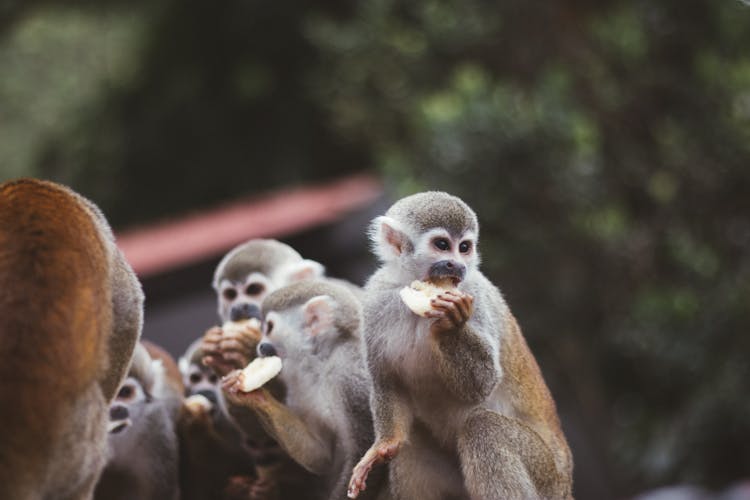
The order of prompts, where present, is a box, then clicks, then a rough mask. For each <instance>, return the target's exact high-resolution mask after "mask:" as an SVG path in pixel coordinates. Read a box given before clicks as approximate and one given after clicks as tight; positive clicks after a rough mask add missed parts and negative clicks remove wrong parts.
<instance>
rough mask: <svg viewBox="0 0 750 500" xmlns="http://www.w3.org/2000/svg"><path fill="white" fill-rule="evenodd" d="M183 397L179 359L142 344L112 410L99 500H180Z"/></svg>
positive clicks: (95, 494) (99, 483)
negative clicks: (179, 423)
mask: <svg viewBox="0 0 750 500" xmlns="http://www.w3.org/2000/svg"><path fill="white" fill-rule="evenodd" d="M182 393H183V387H182V380H181V378H180V374H179V371H178V370H177V365H176V364H175V362H174V359H172V357H171V356H170V355H169V354H168V353H167V352H166V351H164V350H163V349H161V348H160V347H158V346H156V345H155V344H152V343H150V342H146V341H141V342H139V343H138V344H137V345H136V348H135V352H134V354H133V362H132V364H131V366H130V371H129V372H128V376H127V378H125V380H124V381H123V383H122V385H120V388H119V389H118V391H117V396H116V397H115V399H114V401H113V402H112V404H111V405H110V408H109V418H110V426H109V429H110V434H109V447H110V450H109V460H108V461H107V465H106V467H105V468H104V471H103V472H102V475H101V477H100V478H99V482H98V483H97V485H96V490H95V493H94V498H95V499H97V500H98V499H101V500H130V499H134V498H138V499H141V500H169V499H172V500H177V499H178V498H180V495H179V483H178V460H179V455H178V450H177V431H176V423H177V422H176V421H177V413H178V411H179V408H180V404H181V403H182Z"/></svg>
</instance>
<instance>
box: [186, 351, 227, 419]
mask: <svg viewBox="0 0 750 500" xmlns="http://www.w3.org/2000/svg"><path fill="white" fill-rule="evenodd" d="M200 344H201V339H198V340H196V341H195V342H193V343H192V344H190V346H189V347H188V348H187V351H185V354H184V355H183V356H182V357H181V358H180V361H179V367H180V373H181V374H182V382H183V384H184V385H185V397H190V396H195V395H196V394H199V395H201V396H203V397H205V398H206V399H207V400H208V401H209V402H211V404H212V405H213V406H214V407H215V406H216V405H217V404H218V402H219V390H220V388H219V376H218V375H216V373H214V371H213V370H212V369H211V368H210V367H208V366H206V365H205V364H203V361H202V360H203V351H202V350H201V348H200Z"/></svg>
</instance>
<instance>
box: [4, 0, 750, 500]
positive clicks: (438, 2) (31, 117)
mask: <svg viewBox="0 0 750 500" xmlns="http://www.w3.org/2000/svg"><path fill="white" fill-rule="evenodd" d="M6 3H8V2H6ZM10 4H11V5H15V6H16V7H18V5H21V4H20V3H18V4H16V3H14V2H10ZM18 10H22V9H20V8H19V9H18ZM0 26H4V28H3V30H4V31H3V32H2V37H3V38H2V43H1V44H0V68H2V77H1V78H0V132H1V133H0V164H2V165H3V167H1V168H3V169H4V170H3V171H2V177H8V176H11V175H12V176H15V175H18V174H20V173H26V174H31V175H39V176H45V177H51V178H54V179H57V180H61V181H64V182H67V183H69V184H72V185H74V186H76V187H77V189H79V190H81V191H83V192H84V193H86V194H88V195H89V196H91V197H92V198H94V199H95V200H96V201H97V202H99V203H100V204H101V205H102V206H103V207H104V209H105V211H106V212H107V213H108V215H109V216H110V218H112V219H113V220H114V221H115V223H116V224H119V225H122V224H129V223H134V222H139V221H143V220H149V219H153V218H157V217H162V216H165V215H170V214H177V213H181V212H184V211H185V210H188V209H196V208H199V207H201V206H205V205H207V204H210V203H214V202H216V201H219V200H224V199H227V198H230V197H232V196H237V195H239V194H243V193H246V192H248V191H253V190H260V191H262V190H266V189H268V188H270V187H273V186H278V185H281V184H285V183H296V182H309V181H316V180H319V179H321V178H325V177H328V176H333V175H337V174H340V173H343V172H348V171H354V170H359V169H362V168H374V169H377V170H378V171H380V172H382V174H383V175H384V176H385V178H386V179H387V180H388V182H389V186H390V187H391V189H392V191H393V192H394V193H395V194H396V195H400V194H406V193H410V192H413V191H415V190H419V189H425V188H432V189H445V190H448V191H451V192H453V193H455V194H458V195H460V196H462V197H463V198H464V199H466V200H467V202H469V204H471V205H472V206H473V207H474V208H475V210H476V211H477V213H478V214H479V216H480V219H481V224H482V244H481V249H482V251H483V257H484V264H483V267H484V269H485V270H486V271H487V273H488V274H489V275H490V276H491V277H492V278H493V279H494V280H495V282H496V283H498V284H500V286H501V289H502V290H503V291H504V293H505V294H506V296H507V298H508V300H509V302H510V303H511V305H512V307H513V308H514V310H515V311H516V314H517V315H518V316H519V318H520V321H521V323H522V325H523V327H524V329H525V332H526V335H527V337H528V338H529V341H530V343H531V344H532V347H533V348H534V350H535V352H537V353H538V356H539V358H540V363H541V365H542V367H543V369H544V371H545V373H546V375H547V378H548V380H549V382H550V385H551V386H552V388H553V392H554V393H555V395H556V397H557V399H558V404H559V406H560V409H561V412H562V414H563V417H564V418H565V419H566V420H569V421H570V422H571V426H573V427H575V426H578V428H579V429H580V431H581V432H583V433H584V434H585V436H584V437H581V438H576V439H572V442H573V444H574V445H580V446H582V447H585V448H586V449H585V450H583V449H581V450H577V449H575V448H574V452H579V451H580V453H577V456H580V457H584V458H582V459H581V460H579V470H578V472H579V475H578V482H579V484H583V485H584V486H582V487H583V488H587V487H586V483H587V481H589V482H590V481H591V477H593V476H597V477H599V476H600V477H602V478H603V479H601V483H602V484H599V485H594V486H590V488H589V489H587V490H585V489H584V490H583V491H582V490H580V489H579V490H578V491H579V496H585V495H586V494H587V493H588V495H589V496H590V497H592V496H593V495H594V493H592V492H598V494H602V492H603V493H605V494H608V495H616V496H622V495H626V494H630V493H633V492H635V491H640V490H642V489H644V488H647V487H652V486H655V485H660V484H667V483H672V482H678V481H680V482H692V483H700V484H705V485H708V486H711V487H717V486H721V485H725V484H727V483H728V482H731V481H733V480H737V479H738V478H740V477H743V475H744V476H747V474H748V472H749V471H750V400H748V398H747V397H746V394H747V392H748V382H747V381H748V380H750V364H749V363H748V361H747V357H748V353H750V336H748V335H747V333H748V332H749V331H750V7H748V6H746V5H744V4H743V3H741V2H739V1H737V0H664V1H662V2H650V1H645V0H640V1H625V0H602V1H592V0H576V1H572V2H524V1H520V0H509V1H507V2H503V3H492V2H482V1H479V0H466V1H464V2H447V1H442V0H419V1H411V2H396V1H392V0H371V1H368V2H343V1H336V0H328V1H323V2H301V1H298V2H277V3H273V2H248V1H239V0H227V1H224V2H195V1H187V2H185V1H176V0H174V1H167V2H160V3H158V4H153V5H152V4H146V3H144V4H134V5H130V6H129V7H128V9H127V11H125V10H124V7H123V6H122V5H121V4H119V3H117V2H103V3H101V4H98V6H97V7H91V6H87V7H86V8H83V7H80V6H74V7H71V6H68V7H67V8H61V7H55V8H52V7H44V5H42V7H38V8H37V9H35V10H33V11H30V12H27V13H25V15H17V16H16V17H15V18H14V21H13V22H9V23H6V24H0ZM5 169H7V170H5ZM581 443H582V444H581ZM585 457H589V458H588V459H585ZM592 488H593V489H592ZM597 488H598V489H597Z"/></svg>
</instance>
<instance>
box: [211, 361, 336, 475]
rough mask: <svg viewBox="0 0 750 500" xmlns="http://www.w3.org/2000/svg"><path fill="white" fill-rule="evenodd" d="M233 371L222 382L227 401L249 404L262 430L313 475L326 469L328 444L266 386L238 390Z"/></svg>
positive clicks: (331, 458)
mask: <svg viewBox="0 0 750 500" xmlns="http://www.w3.org/2000/svg"><path fill="white" fill-rule="evenodd" d="M235 373H237V374H238V373H239V372H233V373H232V374H230V375H229V376H228V378H227V379H226V380H225V382H224V395H225V397H226V398H227V401H228V402H230V403H231V404H234V405H238V406H245V407H248V408H251V409H252V410H253V411H254V412H255V414H256V415H257V417H258V419H259V420H260V422H261V424H262V425H263V427H264V428H265V429H266V431H267V432H268V433H269V434H270V435H271V436H272V437H273V438H274V439H275V440H276V441H277V442H278V443H279V445H280V446H281V447H282V448H283V449H284V451H286V452H287V453H288V454H289V456H290V457H292V459H293V460H294V461H295V462H297V463H298V464H300V465H301V466H302V467H304V468H305V469H307V470H308V471H310V472H312V473H313V474H317V475H324V474H325V473H326V472H328V470H330V467H331V463H332V461H333V456H332V450H331V448H330V446H328V445H327V444H326V443H325V442H324V441H323V440H322V439H321V438H320V436H318V435H316V433H315V432H314V431H313V430H312V429H311V428H310V427H309V426H308V425H307V424H306V423H305V422H304V421H303V420H302V419H301V418H300V417H298V416H297V415H296V414H295V413H293V412H292V411H291V410H290V409H289V408H288V407H287V406H285V405H283V404H281V403H280V402H279V400H277V399H276V398H275V397H273V395H271V393H270V392H268V391H267V390H266V389H264V388H260V389H257V390H255V391H252V392H248V393H244V392H241V391H240V390H239V382H238V378H236V377H235V378H233V375H234V374H235Z"/></svg>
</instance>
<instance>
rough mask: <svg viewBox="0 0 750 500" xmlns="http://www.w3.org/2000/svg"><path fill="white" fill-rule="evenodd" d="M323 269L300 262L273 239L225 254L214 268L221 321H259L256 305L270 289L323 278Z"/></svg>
mask: <svg viewBox="0 0 750 500" xmlns="http://www.w3.org/2000/svg"><path fill="white" fill-rule="evenodd" d="M323 271H324V270H323V266H322V265H321V264H319V263H317V262H315V261H312V260H307V259H303V258H302V257H301V256H300V255H299V253H297V252H296V251H295V250H294V249H293V248H292V247H290V246H289V245H286V244H284V243H281V242H280V241H276V240H266V239H255V240H250V241H248V242H246V243H243V244H241V245H239V246H237V247H235V248H234V249H232V250H231V251H229V253H227V255H226V256H225V257H224V258H223V259H222V260H221V262H220V263H219V265H218V266H217V267H216V272H215V273H214V279H213V287H214V290H216V293H217V296H218V313H219V317H220V318H221V320H222V321H224V322H226V321H239V320H242V319H249V318H258V319H260V305H261V303H262V302H263V299H264V298H265V297H266V296H267V295H268V294H269V293H271V292H272V291H273V290H275V289H277V288H279V287H282V286H284V285H286V284H289V283H292V282H294V281H299V280H302V279H308V278H316V277H319V276H322V275H323Z"/></svg>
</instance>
